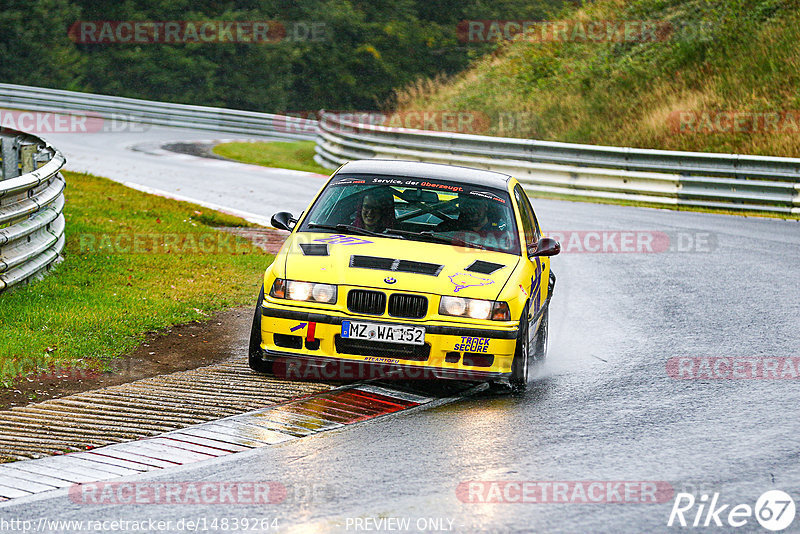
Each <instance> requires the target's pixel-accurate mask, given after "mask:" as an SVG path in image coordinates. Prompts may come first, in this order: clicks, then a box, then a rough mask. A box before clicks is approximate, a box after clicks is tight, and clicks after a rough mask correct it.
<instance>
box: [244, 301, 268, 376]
mask: <svg viewBox="0 0 800 534" xmlns="http://www.w3.org/2000/svg"><path fill="white" fill-rule="evenodd" d="M263 302H264V286H261V292H260V293H259V294H258V302H257V303H256V312H255V315H254V316H253V326H252V327H251V328H250V347H249V348H248V358H247V361H248V363H249V364H250V369H252V370H253V371H256V372H257V373H270V372H272V362H270V361H264V353H263V350H262V349H261V304H262V303H263Z"/></svg>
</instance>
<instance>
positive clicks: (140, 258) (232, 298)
mask: <svg viewBox="0 0 800 534" xmlns="http://www.w3.org/2000/svg"><path fill="white" fill-rule="evenodd" d="M64 176H65V178H66V180H67V191H66V196H67V204H66V207H65V208H64V216H65V218H66V221H67V226H66V239H67V245H66V249H65V251H64V254H63V255H64V259H65V260H64V262H63V263H61V264H59V265H58V266H57V267H55V269H54V270H52V271H51V272H50V274H49V275H48V276H46V277H45V278H44V279H43V280H41V281H37V282H34V283H32V284H30V285H28V286H26V287H22V288H19V289H16V290H12V291H8V292H6V293H4V294H2V295H0V325H2V328H1V329H0V330H2V332H3V335H2V336H0V382H2V383H3V384H4V385H5V386H8V385H9V384H10V383H11V382H12V380H13V378H14V377H17V376H20V375H24V374H26V373H30V372H32V371H35V370H37V369H41V368H44V367H49V366H56V367H76V368H96V369H103V368H104V365H105V364H106V363H108V362H110V360H112V359H113V358H115V357H116V356H119V355H122V354H125V353H127V352H129V351H131V350H132V349H134V348H135V347H136V346H138V345H139V344H141V343H142V342H143V341H144V339H145V334H146V333H147V332H150V331H156V330H160V329H163V328H165V327H168V326H171V325H175V324H180V323H186V322H190V321H194V320H199V319H204V318H206V317H207V315H208V314H211V313H212V312H214V311H218V310H222V309H225V308H229V307H232V306H238V305H254V303H255V299H256V296H257V292H258V289H259V287H260V283H261V282H260V278H261V275H262V273H263V271H264V269H265V268H266V267H267V266H268V265H269V264H270V263H271V262H272V259H273V256H271V255H268V254H266V253H265V252H263V251H261V250H260V249H258V248H255V247H253V246H250V244H249V242H247V241H244V240H240V239H238V238H234V237H233V236H231V235H230V234H228V233H224V232H220V231H217V230H215V229H214V228H213V226H252V225H250V224H249V223H247V222H246V221H243V220H241V219H239V218H237V217H233V216H230V215H226V214H222V213H218V212H214V211H212V210H208V209H206V208H203V207H200V206H196V205H194V204H189V203H185V202H178V201H175V200H170V199H165V198H161V197H157V196H153V195H148V194H145V193H141V192H139V191H135V190H133V189H128V188H126V187H124V186H122V185H120V184H117V183H115V182H112V181H110V180H107V179H105V178H99V177H96V176H91V175H88V174H77V173H70V172H65V173H64ZM133 236H139V240H138V241H133V240H132V238H133ZM117 239H119V241H117ZM215 244H217V245H215Z"/></svg>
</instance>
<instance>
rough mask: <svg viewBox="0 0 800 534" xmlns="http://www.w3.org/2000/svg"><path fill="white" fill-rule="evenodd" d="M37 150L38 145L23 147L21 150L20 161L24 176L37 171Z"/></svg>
mask: <svg viewBox="0 0 800 534" xmlns="http://www.w3.org/2000/svg"><path fill="white" fill-rule="evenodd" d="M37 150H38V147H37V146H36V145H22V146H21V147H20V148H19V161H20V164H21V165H20V166H21V167H22V169H21V173H22V174H27V173H29V172H33V171H34V170H36V161H35V155H36V151H37Z"/></svg>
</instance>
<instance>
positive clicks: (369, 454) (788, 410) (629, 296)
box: [0, 130, 800, 532]
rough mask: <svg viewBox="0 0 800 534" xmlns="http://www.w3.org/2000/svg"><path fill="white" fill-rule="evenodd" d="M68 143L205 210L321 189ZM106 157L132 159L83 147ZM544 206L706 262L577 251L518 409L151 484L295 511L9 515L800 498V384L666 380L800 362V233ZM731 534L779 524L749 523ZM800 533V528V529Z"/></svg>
mask: <svg viewBox="0 0 800 534" xmlns="http://www.w3.org/2000/svg"><path fill="white" fill-rule="evenodd" d="M147 135H149V136H150V137H146V136H145V140H147V141H151V142H152V141H154V140H157V141H163V140H173V139H201V138H204V139H208V138H213V137H214V136H213V135H208V134H203V133H197V132H186V131H172V132H168V131H161V130H159V131H158V132H157V133H154V132H152V131H151V132H149V133H148V134H147ZM67 137H72V139H74V140H77V136H52V137H51V142H53V144H55V145H56V146H59V147H60V148H62V150H63V151H64V152H65V153H66V155H67V157H68V158H69V159H70V162H71V163H70V166H71V167H73V168H76V163H73V162H78V168H80V166H81V165H83V167H84V168H87V169H89V170H91V171H93V172H95V173H96V174H106V175H109V174H114V173H115V172H116V173H117V174H118V175H120V176H121V175H123V174H124V175H125V176H126V177H125V178H124V180H129V181H135V180H142V182H141V183H145V182H144V180H148V181H147V182H146V185H149V186H150V187H157V188H161V189H168V188H170V187H173V188H174V187H175V186H174V185H173V184H174V183H180V184H187V185H186V187H189V186H190V185H191V187H192V189H191V196H193V197H204V196H205V197H207V199H208V201H210V202H216V203H219V204H225V203H228V204H229V205H230V206H231V207H234V208H238V209H244V210H246V211H254V212H256V213H262V214H263V215H266V216H269V215H270V214H271V211H270V210H274V206H276V200H275V198H276V196H275V195H276V190H277V191H283V192H284V193H283V196H281V198H280V206H281V207H286V206H295V205H297V206H303V205H304V204H305V202H306V201H307V199H308V198H310V196H311V195H312V194H313V193H314V191H315V190H316V188H317V187H318V186H319V183H318V182H317V181H314V182H309V183H305V182H302V183H301V182H298V181H297V180H296V179H295V178H293V177H291V176H287V175H283V176H282V175H280V174H279V173H278V171H275V174H274V175H268V174H261V175H260V174H258V173H257V172H255V171H252V172H251V171H248V172H242V173H231V172H229V171H228V172H226V174H225V175H224V177H219V180H220V181H222V182H223V183H224V184H225V187H224V188H223V189H224V190H222V189H220V188H219V187H218V186H217V185H215V183H216V182H215V181H214V180H213V172H210V171H203V168H204V167H205V166H206V164H204V163H203V162H202V161H197V160H190V159H184V160H180V159H174V158H167V157H164V156H149V155H146V154H144V155H143V154H142V153H132V152H129V151H127V150H125V146H127V145H129V144H131V142H132V141H135V140H134V139H132V137H133V136H130V137H131V138H129V139H122V138H121V137H120V138H118V139H116V140H114V139H111V140H110V141H109V140H105V141H104V140H103V139H100V138H101V137H104V136H101V135H96V136H95V138H96V140H95V139H90V140H87V141H86V142H85V143H84V139H81V140H80V142H75V141H72V140H69V139H67ZM88 137H89V136H84V138H88ZM100 146H102V147H103V148H104V149H105V150H106V151H108V154H109V157H112V158H113V160H114V161H115V162H117V163H113V164H107V163H103V162H101V161H100V159H99V158H96V159H94V160H93V159H92V158H93V157H94V156H92V155H90V154H87V153H88V152H92V151H94V150H97V149H98V148H99V147H100ZM95 165H96V167H95ZM130 165H136V167H134V168H132V169H129V168H128V167H129V166H130ZM115 166H118V167H119V168H118V169H116V170H115ZM81 170H82V169H81ZM139 173H144V174H146V175H147V176H146V177H145V176H144V174H141V175H140V174H139ZM198 173H200V174H198ZM198 176H205V177H206V178H203V179H198ZM112 177H114V178H117V179H120V177H119V176H112ZM259 179H260V180H261V183H262V184H263V187H258V180H259ZM239 180H241V181H242V188H241V189H240V188H239V187H238V185H237V181H239ZM312 183H313V186H312V185H311V184H312ZM276 184H280V185H279V186H277V187H276ZM283 184H289V185H285V186H284V185H283ZM254 186H255V187H254ZM244 189H247V190H248V191H250V190H252V191H253V193H243V191H244ZM188 194H189V193H187V195H188ZM533 204H534V207H535V209H536V211H537V215H538V217H539V220H540V223H541V224H542V226H543V228H544V229H545V230H546V231H547V230H550V231H554V230H560V231H568V230H599V231H657V232H665V233H667V234H669V235H670V237H671V239H672V243H673V246H674V244H675V243H676V242H678V241H680V242H681V244H682V245H687V243H688V241H689V238H690V237H691V238H692V240H696V239H697V237H698V236H699V237H700V239H701V246H700V247H699V248H700V250H697V247H694V248H692V247H688V246H687V248H692V249H691V250H688V251H685V252H678V251H673V252H662V253H649V254H647V253H642V254H640V253H627V254H623V253H604V254H603V253H601V254H590V253H577V252H572V253H570V252H569V250H570V247H567V251H566V252H565V253H563V254H562V255H561V256H558V257H556V258H555V259H554V261H553V269H554V271H555V272H556V274H557V275H558V284H557V287H556V292H555V297H554V300H553V304H552V312H551V317H550V321H551V339H550V353H549V357H548V361H547V363H546V365H545V366H544V368H543V369H541V371H540V375H539V377H538V378H537V379H536V380H535V382H533V383H532V384H531V385H530V387H529V391H528V392H527V393H526V394H524V395H522V396H519V397H511V396H508V395H494V394H488V393H485V394H481V395H479V396H477V397H473V398H470V399H467V400H463V401H460V402H457V403H454V404H449V405H446V406H440V407H434V408H430V409H426V410H414V411H411V412H407V413H401V414H397V415H393V416H389V417H384V418H378V419H375V420H372V421H369V422H366V423H364V424H361V425H358V426H355V427H352V428H347V429H343V430H334V431H330V432H326V433H323V434H319V435H316V436H313V437H309V438H304V439H300V440H296V441H293V442H291V443H286V444H282V445H276V446H273V447H268V448H264V449H258V450H254V451H249V452H245V453H241V454H237V455H233V456H230V457H226V458H224V459H219V460H214V461H210V462H208V463H204V464H202V465H197V466H188V467H185V468H179V469H178V470H175V471H170V472H163V473H155V474H148V475H142V476H140V477H137V479H138V480H141V481H144V480H147V481H252V480H266V481H277V482H280V483H283V484H284V485H286V487H287V488H288V489H289V493H288V496H287V499H286V500H285V501H284V502H283V503H281V504H275V505H266V506H264V505H260V506H252V505H230V504H225V505H209V506H202V505H192V506H175V505H138V506H131V505H117V506H110V505H87V504H76V503H74V502H72V501H70V500H69V498H68V497H66V496H65V495H61V496H40V497H38V498H34V499H30V500H28V501H23V500H20V501H18V502H15V503H13V504H11V505H7V506H5V507H3V508H0V518H6V519H14V518H16V519H37V520H38V519H39V518H42V517H45V518H48V519H58V520H84V521H86V520H111V519H128V520H133V519H136V520H142V519H157V520H171V521H173V525H175V522H177V521H178V520H180V519H182V518H185V519H202V518H206V519H207V520H208V521H210V520H211V518H213V517H218V518H223V517H225V518H234V517H240V518H241V517H248V518H262V517H269V518H277V519H278V525H279V527H280V528H279V530H280V531H289V532H295V531H296V532H317V531H320V532H327V531H337V532H338V531H350V532H357V531H362V532H363V531H366V530H365V528H367V527H369V528H374V527H375V526H376V523H374V522H372V521H370V522H364V521H365V520H367V519H371V520H380V519H381V518H385V519H388V518H400V519H403V518H406V519H410V524H409V525H410V528H409V530H410V531H416V530H418V529H419V527H420V526H424V523H422V522H421V523H417V521H418V520H421V519H422V520H427V519H433V520H435V521H432V522H429V523H427V525H428V526H429V527H431V526H438V527H441V528H439V530H436V529H435V528H434V529H429V531H447V530H448V529H451V531H458V532H473V531H476V530H488V531H495V532H529V531H535V532H669V531H678V530H681V529H679V528H677V527H672V528H669V527H667V526H666V523H667V519H668V517H669V514H670V510H671V508H672V499H669V500H668V501H667V502H664V503H661V504H619V503H615V504H540V503H526V504H520V503H502V504H485V503H484V504H480V503H470V502H463V501H462V500H460V499H459V497H458V496H457V493H456V490H457V488H458V486H459V483H462V482H467V481H471V480H483V481H492V480H494V481H502V480H513V481H664V482H667V483H668V484H670V485H671V486H672V487H673V488H674V489H675V490H676V491H682V490H688V491H690V492H692V491H694V492H695V494H696V495H697V496H698V497H699V495H700V494H701V492H702V491H706V492H709V493H714V492H719V493H720V497H719V500H720V501H721V502H722V503H725V504H740V503H747V504H750V505H751V506H752V505H754V504H755V501H756V499H757V498H758V496H759V495H761V493H763V492H764V491H767V490H769V489H782V490H784V491H787V492H789V493H790V494H791V495H792V496H793V497H794V499H795V501H798V503H799V504H800V423H798V421H797V415H798V404H799V403H800V382H798V380H791V379H785V380H744V379H743V380H676V379H674V378H671V377H670V376H668V374H667V361H668V360H669V359H670V358H674V357H719V356H726V357H790V356H794V357H798V356H800V349H798V346H799V345H800V343H799V342H800V266H799V265H798V264H799V263H800V223H797V222H793V221H788V222H787V221H779V220H770V219H754V218H741V217H731V216H723V215H711V214H699V213H678V212H672V211H663V210H653V209H639V208H630V207H619V206H603V205H592V204H579V203H569V202H558V201H546V200H534V202H533ZM243 206H244V207H243ZM259 206H264V209H263V210H261V211H259ZM290 209H291V208H290ZM295 211H299V210H298V209H296V208H295ZM679 233H680V234H679ZM703 243H708V245H705V244H703ZM572 250H575V247H574V246H573V247H572ZM312 490H315V491H312ZM56 495H57V494H56ZM694 511H696V507H695V508H694V509H693V512H694ZM687 517H688V518H689V519H690V520H691V519H693V518H694V515H693V514H692V515H691V516H690V515H689V514H687ZM722 518H723V520H724V519H725V514H723V515H722ZM357 519H361V520H362V521H361V522H357ZM451 521H452V523H451ZM358 525H360V526H361V529H357V526H358ZM398 525H399V524H396V523H385V522H384V523H382V526H398ZM175 530H176V529H175V527H173V531H175ZM240 530H241V529H240ZM691 530H694V531H697V530H703V529H691ZM708 530H712V531H717V532H722V531H731V530H732V529H731V527H728V526H726V527H725V528H716V529H708ZM218 531H219V529H218ZM264 531H275V530H274V529H272V530H264ZM400 531H405V530H400ZM736 531H741V532H750V531H764V530H763V529H760V527H758V525H757V523H756V522H755V520H754V519H753V518H749V520H748V523H747V525H746V526H744V527H741V528H739V529H736ZM788 531H795V532H796V531H800V519H797V520H795V523H794V524H793V525H792V526H791V527H790V528H789V529H788V530H787V532H788Z"/></svg>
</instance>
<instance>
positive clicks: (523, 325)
mask: <svg viewBox="0 0 800 534" xmlns="http://www.w3.org/2000/svg"><path fill="white" fill-rule="evenodd" d="M529 305H530V304H527V305H525V309H524V310H522V316H521V317H520V318H519V333H518V334H517V348H516V350H515V351H514V360H513V361H512V362H511V378H510V379H509V381H508V382H509V384H510V385H511V391H513V392H514V393H520V392H523V391H525V388H526V387H528V360H529V353H530V342H529V341H528V306H529Z"/></svg>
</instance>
